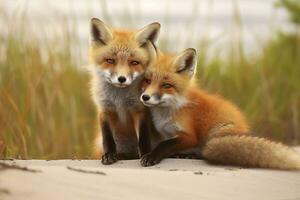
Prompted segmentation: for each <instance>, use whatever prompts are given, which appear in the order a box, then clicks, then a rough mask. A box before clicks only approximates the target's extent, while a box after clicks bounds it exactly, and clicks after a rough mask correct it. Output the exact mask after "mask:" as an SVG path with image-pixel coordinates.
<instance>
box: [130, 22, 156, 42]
mask: <svg viewBox="0 0 300 200" xmlns="http://www.w3.org/2000/svg"><path fill="white" fill-rule="evenodd" d="M159 30H160V24H159V23H157V22H154V23H152V24H149V25H147V26H145V27H144V28H142V29H141V30H139V31H138V32H137V33H136V35H135V39H136V40H137V42H138V43H139V44H140V46H143V45H144V44H146V42H147V41H148V40H149V41H151V42H152V43H153V44H154V45H156V41H157V38H158V35H159Z"/></svg>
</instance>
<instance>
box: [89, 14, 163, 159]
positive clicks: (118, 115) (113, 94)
mask: <svg viewBox="0 0 300 200" xmlns="http://www.w3.org/2000/svg"><path fill="white" fill-rule="evenodd" d="M159 30H160V24H159V23H152V24H150V25H148V26H146V27H144V28H143V29H141V30H138V31H135V30H119V29H111V28H110V27H108V26H107V25H105V24H104V23H103V22H102V21H100V20H99V19H96V18H93V19H92V20H91V34H90V37H91V41H90V52H89V53H90V62H91V63H92V65H93V68H92V82H91V92H92V96H93V98H94V101H95V103H96V105H97V107H98V113H99V114H98V117H99V123H100V133H99V135H98V136H97V137H98V138H97V141H98V147H97V148H98V149H99V151H100V148H101V146H103V149H102V150H101V151H102V152H101V153H102V163H103V164H112V163H114V162H116V161H117V160H118V159H134V158H138V148H137V147H138V143H139V146H140V154H141V155H143V154H145V153H146V152H149V151H150V144H149V142H148V141H149V140H148V139H147V137H148V136H149V133H148V121H147V120H146V115H147V112H146V110H145V107H144V106H143V104H142V103H141V102H140V101H139V96H140V94H141V86H142V85H141V84H142V79H143V74H144V71H145V69H146V67H147V66H148V64H149V62H150V57H149V53H148V46H149V44H150V43H151V45H153V44H155V42H156V40H157V37H158V34H159ZM137 136H138V137H139V141H137ZM99 143H102V144H99Z"/></svg>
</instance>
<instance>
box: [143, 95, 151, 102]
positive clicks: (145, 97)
mask: <svg viewBox="0 0 300 200" xmlns="http://www.w3.org/2000/svg"><path fill="white" fill-rule="evenodd" d="M142 99H143V101H148V100H149V99H150V96H149V95H147V94H143V96H142Z"/></svg>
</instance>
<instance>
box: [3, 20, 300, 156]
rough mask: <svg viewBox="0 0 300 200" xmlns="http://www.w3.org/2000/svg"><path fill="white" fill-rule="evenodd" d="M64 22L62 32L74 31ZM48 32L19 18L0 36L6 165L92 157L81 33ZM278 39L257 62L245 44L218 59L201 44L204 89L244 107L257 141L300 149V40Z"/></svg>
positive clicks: (92, 121)
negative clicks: (25, 160) (49, 35)
mask: <svg viewBox="0 0 300 200" xmlns="http://www.w3.org/2000/svg"><path fill="white" fill-rule="evenodd" d="M3 17H5V16H3ZM236 18H237V19H238V18H239V17H238V14H237V16H236ZM4 21H5V20H4ZM6 21H7V22H9V21H10V20H8V19H7V20H6ZM62 21H63V22H62V24H61V27H68V26H69V24H68V23H67V22H64V20H62ZM237 22H239V20H237ZM239 23H240V22H239ZM25 24H26V27H25V26H24V25H25ZM43 33H44V34H45V30H43V28H42V27H41V28H40V29H39V30H38V31H37V30H34V29H33V28H32V27H30V26H29V25H27V22H26V20H24V17H20V18H17V19H15V22H14V26H12V27H11V28H10V29H9V30H8V34H4V33H2V32H0V157H1V158H9V157H21V158H40V159H59V158H73V157H77V158H84V157H85V156H90V155H91V147H92V140H93V137H94V134H95V132H96V112H95V107H94V105H93V102H92V101H91V98H90V94H89V90H88V81H89V76H88V74H87V72H86V70H84V69H82V68H81V67H80V65H81V64H82V63H81V60H82V58H78V55H75V54H73V50H74V49H77V48H79V47H78V44H77V43H76V41H77V37H76V34H75V35H74V32H73V31H71V29H68V28H66V29H65V31H64V34H62V35H61V34H57V35H56V34H55V33H54V35H55V37H53V38H52V39H46V37H45V36H43ZM274 35H275V36H274V37H273V38H270V39H269V41H267V42H266V43H265V44H264V45H263V46H262V51H261V52H258V53H256V54H255V55H251V56H250V55H245V54H244V52H243V44H242V43H241V42H237V43H232V45H231V46H229V50H228V51H227V55H226V57H225V58H221V57H220V56H218V55H219V53H218V52H213V53H212V55H208V54H207V50H208V49H209V48H210V44H209V43H207V42H206V41H205V40H203V41H202V42H199V44H200V45H199V52H200V55H199V65H198V77H199V82H200V85H201V87H202V88H205V89H207V90H209V91H211V92H213V93H220V94H222V95H223V96H224V97H225V98H227V99H230V100H232V101H233V102H234V103H236V104H238V105H239V106H240V108H241V109H242V110H243V111H245V113H246V115H247V117H248V119H249V121H250V123H251V125H252V127H253V132H255V134H257V135H260V136H265V137H268V138H272V139H274V140H278V141H283V142H285V143H289V144H297V143H299V142H300V136H299V133H300V78H299V77H300V36H299V34H298V35H297V33H290V34H285V33H280V32H277V33H276V34H274ZM37 38H39V39H37ZM164 45H166V46H167V45H168V44H164ZM162 48H164V46H162ZM178 51H180V50H179V49H178ZM208 57H211V58H210V59H208Z"/></svg>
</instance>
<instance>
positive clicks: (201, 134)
mask: <svg viewBox="0 0 300 200" xmlns="http://www.w3.org/2000/svg"><path fill="white" fill-rule="evenodd" d="M152 55H153V56H155V55H156V53H155V51H154V49H152ZM196 60H197V58H196V51H195V50H194V49H187V50H185V51H183V52H182V53H180V54H179V55H167V54H163V55H158V58H157V59H156V61H155V62H154V63H152V64H151V65H150V66H149V67H148V68H147V71H146V73H145V80H144V84H143V94H142V95H141V101H142V102H143V104H144V105H146V106H148V107H149V108H150V111H151V114H152V118H153V122H154V125H155V127H156V129H157V131H159V132H160V133H161V134H163V135H166V136H168V137H169V139H167V140H165V141H163V142H161V143H159V144H158V145H157V146H156V148H154V150H153V151H151V152H150V153H149V154H145V155H144V156H143V157H142V159H141V164H142V165H143V166H151V165H154V164H157V163H159V162H160V161H161V160H162V159H163V158H166V157H169V156H171V155H173V154H175V153H179V152H182V151H188V152H190V153H192V152H193V153H196V154H198V155H201V156H203V157H204V158H205V159H206V160H208V161H210V162H212V163H217V164H229V165H240V166H246V167H263V168H277V169H300V157H299V155H298V154H297V153H295V152H294V151H293V150H292V149H290V148H288V147H287V146H284V145H282V144H278V143H275V142H271V141H268V140H266V139H262V138H257V137H253V136H250V135H249V127H248V124H247V122H246V120H245V117H244V116H243V114H242V113H241V111H240V110H239V109H238V108H237V107H236V106H234V105H233V104H232V103H230V102H228V101H226V100H224V99H222V98H220V97H218V96H215V95H211V94H208V93H207V92H205V91H204V90H201V89H199V88H197V87H196V86H194V84H193V77H194V73H195V69H196Z"/></svg>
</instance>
